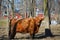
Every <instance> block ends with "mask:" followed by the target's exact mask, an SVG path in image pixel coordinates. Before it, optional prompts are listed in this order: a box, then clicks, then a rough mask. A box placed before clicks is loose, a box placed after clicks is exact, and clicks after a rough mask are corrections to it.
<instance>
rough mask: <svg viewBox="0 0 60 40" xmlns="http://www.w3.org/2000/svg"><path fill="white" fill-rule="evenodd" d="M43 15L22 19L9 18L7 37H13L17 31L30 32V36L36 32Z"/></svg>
mask: <svg viewBox="0 0 60 40" xmlns="http://www.w3.org/2000/svg"><path fill="white" fill-rule="evenodd" d="M43 19H44V17H40V16H37V17H31V18H24V19H20V20H17V19H11V20H10V24H9V38H10V39H13V38H14V37H15V35H16V33H17V32H19V33H30V35H31V36H32V37H34V35H35V34H36V33H37V32H38V30H39V27H40V24H41V22H42V20H43Z"/></svg>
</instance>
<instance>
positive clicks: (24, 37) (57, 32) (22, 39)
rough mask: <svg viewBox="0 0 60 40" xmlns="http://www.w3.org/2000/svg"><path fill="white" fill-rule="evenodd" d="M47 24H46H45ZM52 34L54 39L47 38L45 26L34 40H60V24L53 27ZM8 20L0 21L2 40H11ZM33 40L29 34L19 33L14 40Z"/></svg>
mask: <svg viewBox="0 0 60 40" xmlns="http://www.w3.org/2000/svg"><path fill="white" fill-rule="evenodd" d="M43 24H45V23H43ZM50 29H51V32H52V34H53V35H54V37H45V36H44V35H45V25H41V27H40V29H39V32H38V33H37V34H36V35H35V38H36V39H34V40H60V24H58V25H51V26H50ZM8 30H9V27H8V19H0V40H9V39H8ZM28 39H29V40H31V39H30V35H29V34H21V33H17V34H16V36H15V39H14V40H28Z"/></svg>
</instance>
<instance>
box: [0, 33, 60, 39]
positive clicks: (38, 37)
mask: <svg viewBox="0 0 60 40" xmlns="http://www.w3.org/2000/svg"><path fill="white" fill-rule="evenodd" d="M57 36H58V37H60V35H53V36H48V37H57ZM43 38H47V36H45V34H44V33H42V34H36V35H35V37H34V39H43ZM19 39H31V37H30V36H28V37H21V38H14V40H19ZM0 40H11V39H8V38H7V37H6V35H3V36H1V37H0Z"/></svg>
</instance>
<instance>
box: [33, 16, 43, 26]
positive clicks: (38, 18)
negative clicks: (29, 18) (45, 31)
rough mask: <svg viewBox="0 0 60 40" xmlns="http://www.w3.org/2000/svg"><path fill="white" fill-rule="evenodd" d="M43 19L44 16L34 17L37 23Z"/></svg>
mask: <svg viewBox="0 0 60 40" xmlns="http://www.w3.org/2000/svg"><path fill="white" fill-rule="evenodd" d="M43 19H44V16H36V17H35V18H34V20H35V23H36V25H40V23H41V22H42V20H43Z"/></svg>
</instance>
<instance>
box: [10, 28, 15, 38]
mask: <svg viewBox="0 0 60 40" xmlns="http://www.w3.org/2000/svg"><path fill="white" fill-rule="evenodd" d="M15 35H16V29H15V28H14V27H12V28H11V29H10V33H9V39H14V37H15Z"/></svg>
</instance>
